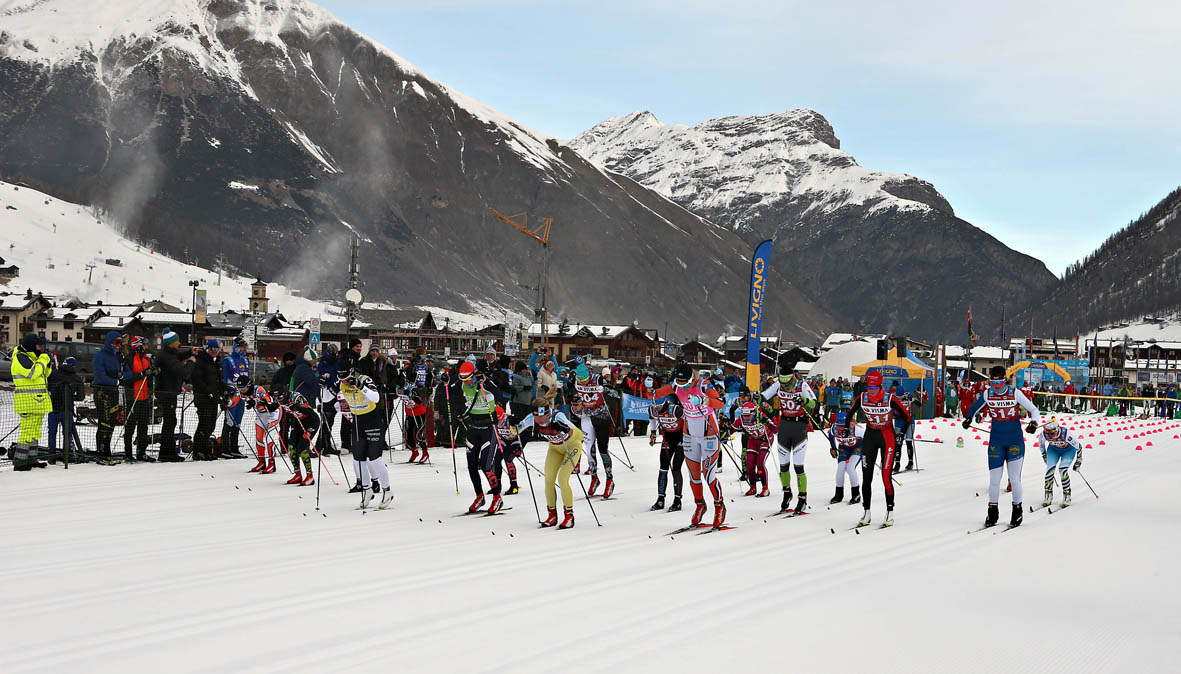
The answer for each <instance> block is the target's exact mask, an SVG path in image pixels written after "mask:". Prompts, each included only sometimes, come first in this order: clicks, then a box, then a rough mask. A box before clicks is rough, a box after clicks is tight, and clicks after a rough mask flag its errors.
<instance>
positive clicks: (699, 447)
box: [653, 363, 726, 528]
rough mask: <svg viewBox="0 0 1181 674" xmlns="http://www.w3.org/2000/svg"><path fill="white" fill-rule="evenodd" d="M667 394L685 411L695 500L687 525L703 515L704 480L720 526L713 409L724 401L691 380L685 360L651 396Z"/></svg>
mask: <svg viewBox="0 0 1181 674" xmlns="http://www.w3.org/2000/svg"><path fill="white" fill-rule="evenodd" d="M669 394H673V395H676V397H677V400H678V402H680V404H681V408H682V409H683V410H684V413H685V438H684V448H685V463H687V464H689V487H690V488H691V489H692V490H693V499H694V501H696V503H697V507H696V508H695V509H694V511H693V518H692V519H691V520H690V525H691V526H697V525H699V524H700V523H701V518H702V517H704V516H705V511H706V505H705V496H704V491H703V489H702V486H701V483H702V482H705V483H707V484H708V485H709V491H710V494H711V495H712V496H713V498H714V523H713V526H714V527H715V528H717V527H721V526H722V524H723V523H724V522H725V521H726V503H725V501H724V500H723V498H722V485H721V483H720V482H718V478H717V474H716V470H717V465H718V455H719V453H720V452H721V446H720V443H719V441H718V418H717V414H716V412H715V410H720V409H722V408H723V407H725V406H726V401H725V400H724V399H723V398H722V395H721V394H720V393H718V391H717V389H715V388H713V387H712V386H710V385H709V384H708V383H707V382H706V381H705V380H704V379H700V378H699V379H694V378H693V370H692V368H690V367H689V366H688V365H687V364H685V363H680V364H679V365H677V366H676V367H675V368H673V383H672V384H671V385H670V384H665V385H664V386H661V387H660V388H658V389H656V391H655V392H653V397H654V398H663V397H665V396H667V395H669Z"/></svg>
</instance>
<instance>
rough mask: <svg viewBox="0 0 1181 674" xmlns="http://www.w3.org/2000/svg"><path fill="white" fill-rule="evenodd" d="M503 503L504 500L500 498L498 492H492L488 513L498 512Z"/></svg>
mask: <svg viewBox="0 0 1181 674" xmlns="http://www.w3.org/2000/svg"><path fill="white" fill-rule="evenodd" d="M503 504H504V502H503V499H501V498H500V494H493V495H492V503H491V504H490V505H489V506H488V514H489V515H495V514H496V513H498V512H500V508H501V506H503Z"/></svg>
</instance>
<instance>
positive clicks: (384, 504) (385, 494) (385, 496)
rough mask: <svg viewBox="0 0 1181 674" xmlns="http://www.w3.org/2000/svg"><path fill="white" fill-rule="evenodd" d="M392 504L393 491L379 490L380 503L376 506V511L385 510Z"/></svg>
mask: <svg viewBox="0 0 1181 674" xmlns="http://www.w3.org/2000/svg"><path fill="white" fill-rule="evenodd" d="M393 502H394V490H393V489H382V490H381V503H378V504H377V509H378V510H385V509H386V508H388V507H390V504H391V503H393Z"/></svg>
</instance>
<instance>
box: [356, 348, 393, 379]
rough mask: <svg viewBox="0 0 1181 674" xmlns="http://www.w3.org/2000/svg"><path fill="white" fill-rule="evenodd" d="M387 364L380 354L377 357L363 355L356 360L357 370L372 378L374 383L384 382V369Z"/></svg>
mask: <svg viewBox="0 0 1181 674" xmlns="http://www.w3.org/2000/svg"><path fill="white" fill-rule="evenodd" d="M388 366H389V362H388V361H386V359H385V356H381V355H378V356H377V358H370V357H369V356H365V357H363V358H361V359H360V360H358V361H357V370H358V371H359V372H360V373H361V374H363V375H365V376H366V377H369V378H370V379H372V380H373V383H374V384H381V385H384V384H385V371H386V368H387V367H388Z"/></svg>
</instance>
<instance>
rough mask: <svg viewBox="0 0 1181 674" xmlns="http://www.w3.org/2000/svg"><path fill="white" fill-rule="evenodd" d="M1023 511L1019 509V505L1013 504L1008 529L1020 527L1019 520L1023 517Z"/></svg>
mask: <svg viewBox="0 0 1181 674" xmlns="http://www.w3.org/2000/svg"><path fill="white" fill-rule="evenodd" d="M1024 511H1025V509H1024V508H1022V507H1021V504H1020V503H1014V504H1013V515H1012V516H1011V517H1009V527H1010V528H1012V527H1019V526H1021V520H1022V518H1023V517H1024V516H1025V513H1024Z"/></svg>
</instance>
